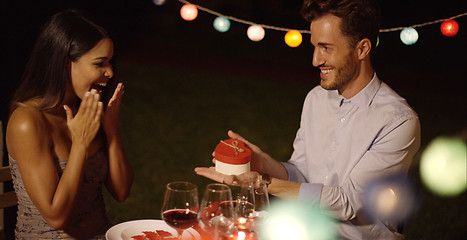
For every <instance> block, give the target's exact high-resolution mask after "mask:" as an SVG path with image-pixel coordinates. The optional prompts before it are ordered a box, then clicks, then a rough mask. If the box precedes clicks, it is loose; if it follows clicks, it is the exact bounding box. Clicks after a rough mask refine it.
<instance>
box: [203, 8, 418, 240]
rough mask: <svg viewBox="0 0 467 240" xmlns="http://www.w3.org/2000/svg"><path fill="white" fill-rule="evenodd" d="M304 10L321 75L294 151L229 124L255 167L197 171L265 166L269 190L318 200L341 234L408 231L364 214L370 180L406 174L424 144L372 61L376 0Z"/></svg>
mask: <svg viewBox="0 0 467 240" xmlns="http://www.w3.org/2000/svg"><path fill="white" fill-rule="evenodd" d="M302 14H303V16H304V17H305V19H307V20H308V21H310V22H311V24H310V29H311V44H312V45H313V46H314V52H313V65H314V66H315V67H317V68H319V69H320V70H321V71H320V78H321V81H320V86H317V87H315V88H314V89H312V90H311V91H310V92H309V93H308V95H307V97H306V99H305V103H304V106H303V112H302V117H301V123H300V129H299V130H298V132H297V136H296V138H295V141H294V145H293V146H294V152H293V154H292V157H291V159H290V160H289V161H288V162H287V163H280V162H278V161H276V160H274V159H272V158H271V157H270V156H269V155H268V154H266V153H264V152H262V151H261V149H260V148H258V147H257V146H255V145H253V144H251V143H250V142H248V141H247V140H245V139H244V138H242V137H241V136H239V135H238V134H236V133H234V132H232V131H229V133H228V134H229V137H231V138H238V139H241V140H243V141H245V143H246V144H247V146H248V147H249V148H250V149H251V150H252V161H251V169H252V170H253V171H256V172H249V173H247V174H244V175H243V176H226V175H223V174H220V173H217V172H215V170H214V169H213V168H196V169H195V171H196V172H197V173H198V174H200V175H202V176H206V177H208V178H211V179H214V180H217V181H219V182H226V183H229V184H231V183H232V182H233V181H234V179H236V178H242V177H252V176H253V177H256V176H258V174H257V172H259V173H263V174H264V173H267V174H269V175H270V176H271V177H272V179H271V183H270V184H269V187H268V190H269V193H271V194H273V195H276V196H278V197H287V198H297V199H306V200H311V201H314V202H316V203H319V205H320V206H321V207H322V208H325V209H327V210H328V211H329V212H330V214H331V215H332V216H333V217H335V218H336V219H337V220H338V231H339V235H340V238H342V239H398V238H403V236H402V235H400V234H399V233H397V231H396V226H397V223H388V222H386V221H380V220H370V221H369V220H368V218H365V217H364V216H363V215H362V214H361V212H362V209H363V193H364V191H365V187H366V186H367V185H368V184H369V183H370V182H371V181H374V180H376V179H378V178H381V177H382V176H385V175H392V174H407V171H408V169H409V166H410V163H411V161H412V159H413V157H414V155H415V153H416V152H417V151H418V149H419V147H420V123H419V120H418V117H417V114H416V113H415V112H414V111H413V110H412V109H411V108H410V106H409V105H408V104H407V102H406V101H405V100H404V99H403V98H402V97H400V96H399V95H398V94H397V93H395V92H394V91H393V90H392V89H391V88H390V87H389V86H388V85H386V84H385V83H383V82H381V80H379V79H378V77H377V75H376V73H375V71H374V69H373V66H372V63H371V55H372V54H371V52H372V50H374V48H375V46H376V39H377V37H378V33H379V21H380V12H379V9H378V6H377V3H376V0H305V2H304V5H303V9H302Z"/></svg>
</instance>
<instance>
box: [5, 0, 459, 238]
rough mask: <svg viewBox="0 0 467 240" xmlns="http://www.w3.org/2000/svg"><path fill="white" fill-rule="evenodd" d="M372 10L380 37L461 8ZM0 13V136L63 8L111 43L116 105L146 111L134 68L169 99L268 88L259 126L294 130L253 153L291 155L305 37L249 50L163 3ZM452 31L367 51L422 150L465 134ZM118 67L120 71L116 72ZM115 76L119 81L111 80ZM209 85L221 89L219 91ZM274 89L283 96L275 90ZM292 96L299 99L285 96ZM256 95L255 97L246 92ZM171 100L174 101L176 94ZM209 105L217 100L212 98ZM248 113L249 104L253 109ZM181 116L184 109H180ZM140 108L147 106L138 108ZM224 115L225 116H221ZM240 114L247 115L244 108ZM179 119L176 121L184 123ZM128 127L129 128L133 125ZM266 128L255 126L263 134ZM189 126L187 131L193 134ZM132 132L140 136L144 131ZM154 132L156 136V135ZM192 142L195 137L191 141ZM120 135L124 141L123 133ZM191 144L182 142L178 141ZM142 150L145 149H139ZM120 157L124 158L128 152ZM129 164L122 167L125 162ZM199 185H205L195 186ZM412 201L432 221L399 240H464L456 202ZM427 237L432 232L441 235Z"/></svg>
mask: <svg viewBox="0 0 467 240" xmlns="http://www.w3.org/2000/svg"><path fill="white" fill-rule="evenodd" d="M191 2H192V3H195V4H199V5H201V6H203V7H206V8H209V9H212V10H214V11H217V12H220V13H222V14H225V15H229V16H234V17H237V18H240V19H244V20H249V21H252V22H256V23H262V24H266V25H272V26H278V27H286V28H295V29H304V30H307V29H308V27H309V25H308V23H306V22H305V21H304V20H303V19H302V18H301V17H300V15H299V9H300V7H301V4H302V1H301V0H211V1H207V0H204V1H203V0H193V1H191ZM380 3H381V7H382V18H383V19H382V28H383V29H386V28H393V27H402V26H410V25H413V24H419V23H424V22H429V21H434V20H438V19H444V18H449V17H452V16H455V15H458V14H461V13H464V12H467V2H466V1H463V0H446V1H422V0H410V1H407V0H391V1H389V0H386V1H384V0H380ZM0 6H1V8H0V9H1V10H0V16H1V21H0V24H1V25H0V26H1V27H0V33H1V35H0V36H1V39H2V40H1V43H2V44H1V59H2V64H1V65H0V68H1V70H0V74H1V75H0V76H1V78H0V103H1V104H0V117H1V121H2V122H3V128H5V126H6V122H7V119H8V102H9V100H10V97H11V95H12V93H13V91H14V89H15V88H16V86H17V84H18V81H19V79H20V76H21V73H22V71H23V70H24V66H25V63H26V61H27V59H28V56H29V54H30V51H31V49H32V46H33V43H34V41H35V38H36V36H37V34H38V32H39V31H40V27H41V26H42V24H43V23H44V22H45V21H46V20H47V19H48V18H49V17H50V16H51V15H52V14H54V13H55V12H57V11H59V10H61V9H65V8H69V7H73V8H79V9H82V10H84V11H86V12H88V13H89V14H90V15H92V16H94V17H95V18H96V19H97V21H99V22H100V23H101V24H102V25H104V26H105V27H106V28H107V29H109V30H110V32H111V33H112V35H113V36H114V39H115V41H116V51H115V52H116V56H115V59H116V74H117V77H118V78H119V79H120V80H122V81H124V82H127V83H128V84H126V90H127V91H128V94H127V93H126V94H127V95H126V96H125V101H127V103H128V106H130V105H131V103H133V104H135V105H136V106H138V109H139V110H141V109H145V110H146V111H148V110H147V109H148V108H144V107H143V105H144V104H145V103H146V100H147V99H146V98H144V97H142V95H141V96H140V95H138V93H131V90H132V89H131V86H132V85H131V84H133V86H135V89H136V86H140V87H141V86H144V85H145V84H147V83H145V82H143V80H142V78H138V77H136V76H140V75H141V76H143V75H142V72H145V71H147V70H142V69H143V68H144V69H151V68H154V69H158V70H160V71H154V72H152V73H155V74H157V76H154V78H158V79H163V80H159V81H160V82H158V83H157V84H159V85H158V87H164V88H165V90H167V91H169V90H171V89H178V84H186V85H187V86H193V88H192V89H188V90H187V91H199V92H200V93H206V94H207V95H209V94H211V93H216V91H218V87H219V86H216V84H218V82H216V79H206V83H205V84H203V83H202V82H200V80H199V79H197V78H196V81H197V82H194V81H195V78H193V79H190V78H189V76H191V75H189V74H188V73H193V74H197V75H202V74H203V76H211V77H212V78H217V79H224V78H225V79H257V83H248V82H247V85H246V86H245V85H244V86H243V87H246V88H245V90H244V92H242V93H241V95H240V96H239V97H242V98H246V99H251V100H252V101H257V102H260V101H261V100H262V97H261V96H258V95H260V93H261V94H267V92H268V89H262V86H269V84H270V85H271V86H273V88H272V90H271V91H274V92H278V93H280V94H279V95H278V98H277V99H275V100H272V101H271V102H269V103H268V104H270V105H265V106H268V107H269V108H271V109H272V110H269V111H270V114H271V115H270V117H269V118H268V119H267V120H265V122H266V123H269V122H268V121H272V122H274V120H277V121H283V120H284V121H288V122H292V123H293V124H292V125H294V126H293V127H292V129H295V130H293V131H288V133H287V135H284V136H285V137H283V139H279V140H275V141H272V143H270V145H268V144H267V143H268V139H261V138H260V137H257V138H256V140H257V141H255V142H256V143H261V146H264V149H265V150H268V148H271V149H273V148H274V146H275V145H274V144H276V143H277V144H279V143H281V144H282V143H283V142H285V144H287V147H288V148H287V149H286V150H283V152H285V153H283V155H284V156H285V155H287V154H289V153H290V151H291V150H290V148H291V144H292V140H293V137H294V135H295V131H296V127H298V121H297V120H299V114H300V110H301V103H302V101H303V99H304V97H305V94H306V92H307V91H309V90H310V89H311V88H312V87H313V86H315V85H316V84H318V79H317V77H318V73H317V71H316V70H315V69H314V68H313V66H312V65H311V57H312V49H311V46H310V44H309V35H306V34H305V35H304V36H303V37H304V40H303V42H302V44H301V45H300V46H299V47H297V48H290V47H288V46H286V45H285V43H284V41H283V35H284V34H285V32H279V31H273V30H267V29H266V36H265V38H264V39H263V40H262V41H260V42H252V41H250V40H249V39H248V37H247V36H246V29H247V27H248V26H246V25H243V24H240V23H236V22H231V23H232V25H231V28H230V30H229V31H228V32H226V33H219V32H217V31H216V30H214V28H213V27H212V21H213V20H214V18H215V16H213V15H211V14H208V13H206V12H202V11H200V12H199V15H198V17H197V19H196V20H194V21H192V22H186V21H184V20H182V19H181V17H180V14H179V10H180V7H181V6H182V3H180V2H178V1H176V0H167V2H166V3H165V4H164V5H162V6H156V5H154V4H153V3H152V2H151V0H114V1H112V0H101V1H99V0H95V1H91V0H84V1H79V0H44V1H32V0H26V1H8V0H7V1H1V3H0ZM456 21H457V22H458V24H459V27H460V30H459V33H458V34H457V35H456V36H454V37H446V36H444V35H442V34H441V32H440V30H439V26H440V23H438V24H434V25H429V26H424V27H420V28H417V31H418V34H419V40H418V42H417V43H415V44H414V45H411V46H407V45H404V44H403V43H402V42H401V41H400V39H399V31H397V32H388V33H381V35H380V44H379V46H378V47H377V48H376V52H377V55H376V60H375V68H376V72H377V74H378V76H379V77H380V78H381V79H382V80H383V81H385V82H386V83H388V84H389V85H390V86H391V87H392V88H393V89H394V90H396V91H397V92H398V93H399V94H400V95H402V96H403V97H404V98H406V99H407V101H408V102H409V104H410V105H411V106H412V107H413V108H414V109H415V111H417V113H418V114H419V117H420V121H421V124H422V149H423V147H425V146H426V145H427V144H428V143H429V141H430V140H432V139H433V138H435V137H436V136H440V135H450V136H451V135H458V134H460V133H462V132H463V131H464V134H465V131H466V124H465V123H466V117H467V108H466V106H467V104H466V102H467V101H466V100H467V99H466V98H467V97H466V93H467V92H466V90H467V88H466V81H467V61H466V54H467V51H466V46H467V44H466V43H467V42H466V32H467V16H463V17H460V18H458V19H456ZM119 66H124V67H123V69H120V68H119ZM139 67H141V69H139ZM149 72H150V71H149ZM172 72H179V74H180V76H182V74H183V73H187V76H188V77H186V78H185V75H183V76H184V79H183V80H180V79H176V80H173V79H171V77H170V76H172V75H170V73H172ZM119 73H122V74H121V75H118V74H119ZM164 73H167V75H164ZM164 79H165V80H164ZM138 80H140V82H138ZM219 81H220V80H219ZM245 81H246V80H245ZM208 83H209V84H208ZM219 84H220V88H222V84H223V83H222V82H221V83H219ZM147 85H148V87H147V89H145V90H147V91H148V92H150V91H153V92H154V93H153V94H154V95H153V97H154V98H155V99H157V96H158V94H157V92H159V91H161V90H160V89H151V88H150V87H149V84H147ZM127 86H128V87H127ZM280 86H285V87H284V88H283V89H281V87H280ZM209 87H210V88H209ZM240 87H242V86H240ZM143 88H144V87H143ZM206 88H209V89H206ZM296 89H299V91H295V90H296ZM256 90H258V92H255V91H256ZM162 91H164V90H162ZM174 93H175V94H178V93H177V92H176V91H175V92H174ZM131 94H133V95H131ZM149 94H151V93H149ZM182 95H189V94H188V93H186V92H180V96H177V95H173V96H172V98H173V99H174V101H179V100H177V97H180V98H181V99H182V98H183V96H182ZM214 95H215V96H217V95H219V93H217V95H216V94H214ZM132 96H134V98H133V97H132ZM195 96H197V95H195ZM221 96H222V94H221ZM287 96H290V97H291V98H293V99H295V100H297V101H295V102H293V101H290V102H288V101H287V100H286V101H285V103H284V104H287V103H291V102H293V104H294V106H292V107H291V110H290V112H287V111H285V112H281V111H275V107H276V106H279V107H280V104H283V103H282V102H281V100H280V97H287ZM138 97H141V99H138ZM226 97H229V95H226ZM201 98H202V99H203V100H204V102H203V104H199V105H198V106H197V107H198V109H196V106H195V107H193V109H194V110H193V112H195V113H197V112H199V113H200V114H206V113H212V114H213V115H214V116H207V115H204V116H198V118H201V119H202V118H205V119H206V118H208V119H210V118H215V115H216V114H219V112H216V111H219V110H221V109H209V106H211V105H210V103H209V102H208V101H210V100H213V101H215V99H214V98H209V97H206V96H201ZM125 101H124V102H125ZM154 102H155V104H158V105H150V106H149V108H154V109H159V110H160V111H163V112H164V114H166V115H170V116H172V115H174V116H178V115H177V114H176V112H177V111H176V110H175V109H174V108H171V106H177V105H175V104H174V105H171V103H170V102H164V99H162V100H161V101H159V102H158V101H156V100H155V101H154ZM159 103H160V105H159ZM255 104H259V103H256V102H255ZM295 105H296V106H295ZM186 106H187V107H188V108H190V107H191V105H189V104H187V105H186ZM213 106H217V105H213ZM255 106H256V105H255ZM146 107H148V106H147V105H146ZM229 107H230V106H225V108H229ZM258 107H262V105H260V104H259V105H258ZM181 108H183V107H181ZM205 108H206V109H205ZM246 109H250V110H252V111H255V108H254V107H249V108H246ZM150 110H151V109H149V112H146V113H145V114H146V115H145V116H146V117H149V116H152V115H154V114H153V113H152V112H151V111H150ZM134 111H137V110H134ZM154 111H155V110H154ZM225 111H226V110H225ZM124 112H125V111H124ZM126 112H129V113H131V110H126ZM193 112H190V115H189V116H190V117H192V118H193V119H198V118H197V117H196V116H195V115H193V114H195V113H193ZM151 114H152V115H151ZM273 114H277V115H280V114H283V115H284V114H285V115H287V114H290V115H293V117H290V118H287V117H280V118H277V119H276V116H273ZM143 116H144V113H143ZM158 116H159V115H158ZM183 116H185V117H186V115H183ZM229 116H230V115H229ZM123 118H124V119H126V118H128V119H131V118H133V116H128V117H125V116H123ZM239 118H240V117H239ZM220 120H223V119H220ZM128 121H129V122H131V121H130V120H128ZM239 121H240V120H239ZM137 122H138V121H135V124H137ZM169 122H170V121H169ZM228 122H229V123H232V125H233V126H234V127H237V129H243V130H245V131H246V130H249V127H248V124H245V126H242V125H241V124H240V123H237V122H235V121H234V120H230V121H228ZM182 123H183V124H184V123H185V121H180V122H177V121H175V122H173V121H172V122H170V124H169V123H168V124H167V126H166V127H167V128H175V130H174V131H175V132H177V131H181V132H183V131H182V130H179V129H178V126H179V125H181V124H182ZM266 123H265V126H268V125H267V124H266ZM177 124H178V125H177ZM279 125H280V124H279ZM194 126H195V127H196V125H194ZM133 127H135V126H133ZM140 127H141V128H144V126H140ZM222 127H223V128H222V131H221V132H216V134H217V133H218V135H215V136H213V137H212V140H213V141H214V139H219V138H220V137H221V138H222V137H226V135H225V132H226V131H227V130H228V129H227V128H229V127H231V126H229V125H226V126H222ZM160 128H161V129H163V128H164V126H161V127H160ZM143 131H144V130H143ZM257 131H258V132H259V133H258V136H259V135H261V134H263V135H266V137H268V136H273V138H281V136H282V135H280V134H277V135H274V134H273V133H268V134H266V132H267V131H271V132H274V131H275V129H268V128H267V127H264V128H263V129H257ZM278 131H279V130H278ZM198 134H201V135H202V134H204V133H199V132H198ZM219 134H223V135H219ZM123 135H127V136H131V134H130V133H126V134H123ZM254 136H255V135H254ZM196 137H197V136H187V137H186V138H196ZM145 138H148V136H145ZM162 139H163V138H162ZM142 140H143V139H141V141H142ZM210 140H211V139H210ZM250 140H251V139H250ZM186 141H187V142H190V144H191V141H192V140H191V139H186ZM142 142H147V139H144V141H142ZM187 142H185V143H183V144H186V143H187ZM141 145H144V144H141ZM258 145H260V144H258ZM265 145H266V146H265ZM206 149H210V150H209V151H212V149H213V148H212V147H211V146H208V147H207V148H206ZM209 151H208V153H207V154H205V155H206V156H207V157H206V160H207V159H209V155H210V153H211V152H209ZM128 153H129V155H130V154H131V151H129V152H128ZM155 154H158V153H155ZM129 157H130V158H132V156H131V155H130V156H129ZM284 160H285V159H284ZM417 166H418V161H417V159H416V160H414V164H413V169H414V170H413V171H412V174H413V175H414V176H415V177H414V179H416V176H417V170H416V167H417ZM161 167H163V166H161ZM135 169H138V168H137V167H136V168H135ZM191 169H192V167H191V165H190V169H189V170H188V171H187V172H190V174H193V175H194V173H191V172H192V170H191ZM162 179H164V178H162ZM163 181H166V180H163ZM199 181H200V182H202V183H205V182H203V180H199ZM165 183H166V182H160V183H159V184H160V185H159V186H158V188H163V187H162V186H163V185H164V184H165ZM420 192H421V193H420V194H421V195H429V196H430V199H431V200H430V201H432V202H431V203H430V204H429V207H428V208H431V207H436V208H441V209H439V210H438V211H433V212H426V211H425V212H423V211H421V212H420V213H419V214H418V216H416V217H414V222H415V223H413V224H412V225H410V224H408V227H409V230H410V232H409V234H408V236H409V239H463V238H464V237H465V236H466V229H465V226H466V223H467V219H466V207H465V200H466V194H465V193H464V194H462V195H461V196H459V197H456V198H440V197H436V196H432V195H430V193H427V192H426V190H424V189H421V190H420ZM130 202H131V200H130ZM461 203H463V204H461ZM112 204H113V203H112ZM130 204H131V203H130ZM134 204H137V203H134ZM141 204H142V203H141ZM130 206H132V205H130ZM156 206H157V205H156ZM117 208H118V207H117ZM423 209H424V210H426V209H427V207H425V208H423V207H422V210H423ZM440 214H441V215H440ZM110 215H111V218H113V220H115V221H123V220H129V219H131V218H138V217H139V216H140V215H138V214H134V215H133V216H131V215H125V216H124V217H119V216H118V214H110ZM145 217H146V216H145ZM156 217H158V216H156ZM433 228H434V229H433ZM436 228H440V229H442V233H440V232H439V231H437V230H436ZM433 232H434V234H433Z"/></svg>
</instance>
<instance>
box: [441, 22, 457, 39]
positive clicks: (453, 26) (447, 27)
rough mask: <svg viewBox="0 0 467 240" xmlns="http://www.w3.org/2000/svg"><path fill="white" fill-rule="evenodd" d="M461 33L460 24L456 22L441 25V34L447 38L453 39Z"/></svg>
mask: <svg viewBox="0 0 467 240" xmlns="http://www.w3.org/2000/svg"><path fill="white" fill-rule="evenodd" d="M457 32H459V24H457V22H456V21H454V20H452V19H451V20H446V21H444V22H443V23H441V33H442V34H443V35H444V36H447V37H453V36H455V35H456V34H457Z"/></svg>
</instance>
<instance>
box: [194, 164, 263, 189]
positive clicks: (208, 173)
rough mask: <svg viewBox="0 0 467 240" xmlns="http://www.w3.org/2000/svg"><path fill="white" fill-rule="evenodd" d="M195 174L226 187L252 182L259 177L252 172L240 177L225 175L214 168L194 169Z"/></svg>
mask: <svg viewBox="0 0 467 240" xmlns="http://www.w3.org/2000/svg"><path fill="white" fill-rule="evenodd" d="M195 172H196V174H198V175H200V176H203V177H206V178H209V179H212V180H214V181H216V182H220V183H225V184H228V185H239V184H240V183H241V182H243V181H248V182H254V181H256V180H257V179H258V176H259V173H257V172H253V171H250V172H245V173H242V174H240V175H227V174H223V173H220V172H218V171H216V168H215V167H209V168H207V167H197V168H195Z"/></svg>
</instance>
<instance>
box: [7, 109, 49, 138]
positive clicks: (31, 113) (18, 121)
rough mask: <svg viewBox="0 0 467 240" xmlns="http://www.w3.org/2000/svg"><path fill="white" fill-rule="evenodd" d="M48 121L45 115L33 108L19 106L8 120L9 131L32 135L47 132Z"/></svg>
mask: <svg viewBox="0 0 467 240" xmlns="http://www.w3.org/2000/svg"><path fill="white" fill-rule="evenodd" d="M46 125H47V119H46V118H45V116H44V113H43V112H42V111H40V110H37V109H35V108H32V107H26V106H18V107H17V108H16V109H15V110H14V111H13V113H12V114H11V116H10V118H9V119H8V126H7V131H14V132H18V133H21V132H23V133H30V131H40V130H46V129H44V128H46Z"/></svg>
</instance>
